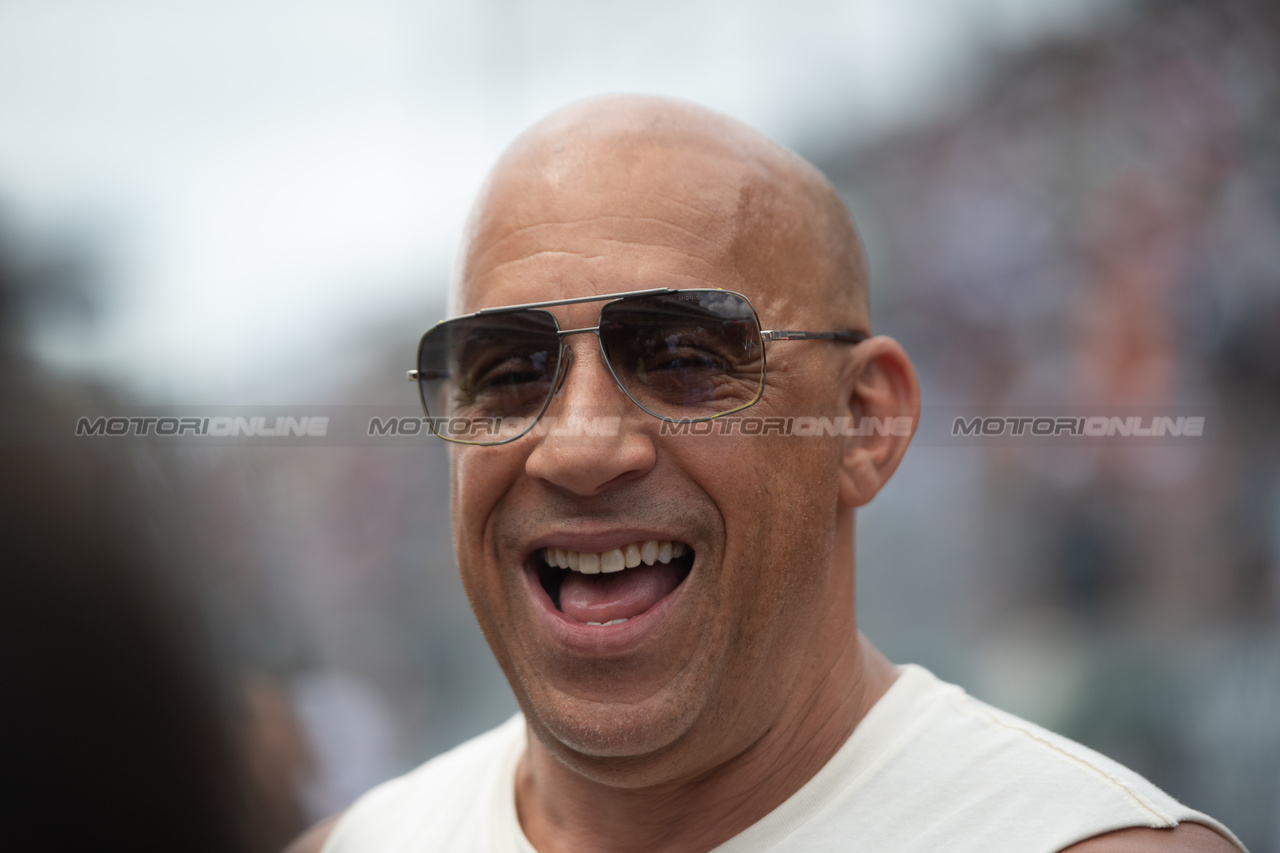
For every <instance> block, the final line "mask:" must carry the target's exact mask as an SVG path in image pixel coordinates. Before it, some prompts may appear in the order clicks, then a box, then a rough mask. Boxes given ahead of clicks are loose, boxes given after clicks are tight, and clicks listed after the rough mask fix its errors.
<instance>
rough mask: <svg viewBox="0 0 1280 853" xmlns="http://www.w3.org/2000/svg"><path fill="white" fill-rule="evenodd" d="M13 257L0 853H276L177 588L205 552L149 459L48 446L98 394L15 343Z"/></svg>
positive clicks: (4, 406)
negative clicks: (60, 417)
mask: <svg viewBox="0 0 1280 853" xmlns="http://www.w3.org/2000/svg"><path fill="white" fill-rule="evenodd" d="M7 261H8V259H7V258H6V257H5V255H4V253H2V252H0V278H2V279H3V280H0V328H2V329H3V332H2V334H3V340H2V341H0V411H3V412H4V420H5V423H4V424H0V435H3V436H5V437H4V439H3V440H0V678H2V679H3V682H2V685H3V686H2V688H0V689H2V691H3V694H2V697H0V743H2V744H3V746H0V846H2V847H3V848H4V849H6V850H21V851H42V853H43V851H88V850H101V851H129V853H142V852H143V851H156V853H160V851H166V853H169V851H176V850H182V851H198V852H199V853H205V852H206V851H207V853H258V851H262V850H267V849H271V848H272V847H273V846H275V845H277V844H278V843H280V840H279V839H280V836H281V833H286V834H288V833H292V832H296V831H297V830H296V828H295V827H294V826H293V824H289V825H288V826H285V827H278V828H276V829H275V830H274V831H271V830H270V828H269V826H268V823H269V821H267V820H266V819H265V818H264V810H263V807H262V806H261V804H260V803H259V802H258V801H259V800H260V799H261V797H260V796H259V794H258V791H257V789H256V788H255V787H254V785H253V779H252V778H251V777H250V775H249V773H250V771H249V770H248V768H246V767H245V766H244V764H245V762H244V757H243V755H242V742H243V741H244V739H245V738H244V737H243V736H242V732H244V731H246V730H247V732H248V737H249V738H250V739H252V738H253V736H254V732H255V730H256V729H258V728H261V724H260V723H259V722H258V721H257V720H256V718H255V717H254V716H248V717H245V716H243V715H241V714H240V713H239V711H238V709H237V688H236V686H235V685H234V683H233V682H232V680H231V679H230V678H228V677H227V675H228V674H227V673H226V672H220V671H219V667H218V666H217V657H216V656H215V655H214V654H213V649H212V648H211V646H212V643H211V642H210V641H209V638H208V637H206V636H202V632H201V631H200V630H199V626H200V623H201V618H200V617H201V616H202V614H201V612H200V607H198V606H197V604H196V603H195V602H193V601H192V600H190V598H191V596H190V593H191V590H190V589H186V588H184V586H183V583H182V577H181V576H182V575H183V574H184V570H189V569H190V568H191V566H192V564H193V562H194V561H197V560H199V559H200V555H199V553H198V548H197V547H196V546H195V545H194V544H193V543H194V542H195V541H196V538H195V536H194V535H193V533H194V531H193V530H191V529H190V528H188V527H186V526H185V522H184V520H183V519H182V518H181V517H180V515H179V513H178V512H177V510H176V507H178V506H180V505H181V501H180V500H179V499H178V498H177V497H176V496H175V495H174V494H172V493H168V494H165V493H164V488H162V487H161V485H162V483H161V485H158V484H157V482H156V481H157V480H159V481H163V479H164V478H163V476H162V474H161V468H160V466H158V465H156V464H155V463H154V460H146V459H143V458H140V457H137V456H134V455H131V454H130V453H129V452H128V449H127V448H124V447H115V448H112V450H113V451H114V452H113V453H111V454H107V453H104V452H98V449H96V448H95V449H94V451H93V452H90V451H89V450H86V449H84V448H81V447H77V446H74V445H73V444H72V439H71V438H70V436H60V435H48V434H47V432H48V430H49V429H51V426H50V418H49V417H48V415H49V413H50V411H51V407H52V406H53V405H54V400H55V399H56V401H57V404H58V405H65V404H67V403H68V402H71V401H75V402H79V403H81V404H88V403H93V404H101V403H102V402H103V399H102V394H101V393H99V392H92V391H87V390H86V389H83V388H81V389H72V388H70V387H69V386H67V385H66V384H62V385H59V386H58V387H57V389H56V390H55V391H52V392H51V391H48V390H46V389H47V387H48V386H46V383H47V382H48V378H47V377H45V376H42V375H40V374H39V373H38V371H36V370H35V368H34V367H33V366H32V365H31V363H29V362H28V361H26V360H25V359H24V356H23V354H22V348H21V342H22V337H23V331H24V323H23V318H24V306H23V305H22V300H23V298H25V297H26V296H27V295H28V294H29V293H30V287H29V286H28V285H29V282H26V281H19V279H20V278H21V275H20V274H19V273H17V272H15V269H16V265H15V264H13V263H12V262H11V261H9V262H7ZM42 431H43V433H44V434H42ZM185 573H186V574H188V575H189V574H190V572H189V571H188V572H185ZM188 579H189V578H188ZM224 669H225V668H224ZM286 837H287V835H286Z"/></svg>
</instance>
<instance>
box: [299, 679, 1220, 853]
mask: <svg viewBox="0 0 1280 853" xmlns="http://www.w3.org/2000/svg"><path fill="white" fill-rule="evenodd" d="M898 672H899V676H898V679H897V680H896V681H895V682H894V684H893V686H892V687H890V688H889V690H888V692H886V693H885V695H884V696H883V697H881V699H880V701H879V702H877V703H876V704H875V706H874V707H873V708H872V709H871V711H870V712H868V714H867V715H866V717H864V718H863V720H862V721H861V722H860V723H859V724H858V727H857V728H856V729H855V730H854V732H853V734H852V735H851V736H850V737H849V739H848V740H847V741H846V742H845V744H844V745H843V746H842V747H841V748H840V749H839V751H837V752H836V754H835V755H834V756H832V757H831V760H830V761H828V762H827V764H826V765H825V766H824V767H823V768H822V769H821V770H819V771H818V773H817V774H816V775H815V776H814V777H813V778H812V779H810V780H809V781H808V782H807V783H806V784H805V785H804V786H803V787H802V788H801V789H800V790H799V791H796V792H795V793H794V794H793V795H791V797H790V798H788V799H787V800H786V801H785V802H783V803H782V804H781V805H779V806H778V807H777V808H775V809H774V810H773V811H772V812H770V813H769V814H767V815H765V816H764V817H763V818H761V819H760V820H759V821H757V822H756V823H755V824H753V825H752V826H750V827H748V828H747V829H746V830H744V831H743V832H741V833H739V834H738V835H736V836H734V837H733V838H731V839H729V840H728V841H726V842H724V843H723V844H721V845H720V846H719V847H716V848H715V851H713V853H766V851H768V853H784V852H785V853H819V852H820V851H845V850H858V851H876V853H938V851H947V853H962V851H972V853H1006V851H1008V853H1040V851H1043V853H1053V851H1057V850H1061V849H1062V848H1064V847H1068V846H1070V845H1071V844H1074V843H1076V842H1078V841H1083V840H1084V839H1086V838H1091V837H1093V836H1095V835H1099V834H1101V833H1104V832H1110V831H1112V830H1116V829H1124V828H1127V827H1139V826H1146V827H1156V828H1169V827H1173V826H1176V825H1177V824H1178V823H1179V822H1181V821H1193V822H1195V823H1201V824H1204V825H1206V826H1208V827H1210V828H1212V829H1214V830H1216V831H1217V832H1219V833H1221V834H1222V835H1224V836H1226V837H1227V838H1228V839H1230V840H1231V841H1233V842H1235V844H1236V845H1237V846H1238V847H1240V849H1241V850H1244V847H1243V845H1241V844H1240V842H1239V841H1238V840H1237V839H1236V838H1235V836H1233V835H1232V834H1231V833H1230V832H1229V831H1228V830H1227V829H1226V828H1225V827H1223V826H1222V825H1221V824H1220V823H1218V822H1217V821H1215V820H1213V819H1212V818H1210V817H1207V816H1205V815H1203V814H1200V813H1199V812H1196V811H1194V810H1192V809H1189V808H1187V807H1186V806H1183V805H1181V804H1180V803H1178V802H1177V801H1176V800H1174V799H1173V798H1172V797H1170V796H1169V795H1168V794H1165V793H1164V792H1163V791H1161V790H1160V789H1159V788H1157V787H1156V786H1155V785H1152V784H1151V783H1150V782H1148V781H1147V780H1146V779H1143V778H1142V777H1141V776H1139V775H1138V774H1136V773H1134V772H1133V771H1131V770H1128V769H1126V768H1125V767H1122V766H1120V765H1119V764H1117V763H1115V762H1114V761H1112V760H1111V759H1109V758H1106V757H1105V756H1102V755H1099V754H1098V753H1096V752H1094V751H1093V750H1090V749H1088V748H1086V747H1084V746H1081V745H1080V744H1077V743H1074V742H1073V741H1070V740H1067V739H1066V738H1063V737H1059V736H1058V735H1055V734H1053V733H1051V732H1049V731H1046V730H1045V729H1042V728H1040V727H1039V726H1036V725H1033V724H1031V723H1028V722H1026V721H1025V720H1020V719H1018V718H1017V717H1014V716H1012V715H1011V714H1006V713H1004V712H1002V711H998V710H996V709H995V708H992V707H990V706H989V705H986V704H984V703H982V702H979V701H978V700H976V699H974V698H972V697H971V696H969V695H968V694H966V693H965V692H964V691H963V690H961V689H960V688H959V687H956V686H955V685H951V684H946V683H944V682H941V681H939V680H938V679H937V678H935V677H934V676H933V675H932V674H931V673H930V672H928V671H927V670H925V669H923V668H921V667H918V666H914V665H910V664H908V665H906V666H902V667H899V668H898ZM526 736H527V735H526V728H525V724H524V719H523V717H521V716H519V715H517V716H516V717H513V718H512V719H511V720H509V721H508V722H506V723H504V724H503V725H501V726H499V727H498V728H496V729H493V730H492V731H490V732H487V733H486V734H483V735H481V736H480V737H478V738H475V739H474V740H471V741H468V742H467V743H464V744H463V745H461V746H459V747H457V748H456V749H454V750H452V751H451V752H447V753H445V754H443V755H440V756H438V757H436V758H434V759H432V760H431V761H428V762H427V763H426V764H423V765H422V766H421V767H419V768H418V769H416V770H414V771H412V772H410V773H409V774H407V775H405V776H402V777H400V778H398V779H393V780H391V781H390V782H386V783H384V784H382V785H380V786H378V787H377V788H374V789H373V790H372V791H370V792H369V793H368V794H366V795H364V796H363V797H362V798H361V799H360V800H358V801H357V802H356V804H355V805H354V806H352V807H351V808H350V809H349V810H348V811H347V813H346V814H345V815H344V816H343V817H342V819H341V820H339V822H338V824H337V826H336V827H335V829H334V831H333V833H332V834H331V835H330V837H329V840H328V843H327V844H326V845H325V847H324V853H426V851H432V853H536V851H535V850H534V848H533V846H532V845H531V844H530V843H529V841H528V839H526V838H525V835H524V832H523V831H522V830H521V829H520V823H519V821H518V820H517V818H516V808H515V771H516V763H517V762H518V761H519V759H520V756H521V755H522V754H523V753H524V749H525V743H526V741H525V739H526Z"/></svg>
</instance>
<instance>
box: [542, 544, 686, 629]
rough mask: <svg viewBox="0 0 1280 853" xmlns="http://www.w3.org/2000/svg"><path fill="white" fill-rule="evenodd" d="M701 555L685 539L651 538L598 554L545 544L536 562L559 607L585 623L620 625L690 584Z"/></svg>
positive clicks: (549, 594) (544, 587)
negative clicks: (694, 563) (688, 578)
mask: <svg viewBox="0 0 1280 853" xmlns="http://www.w3.org/2000/svg"><path fill="white" fill-rule="evenodd" d="M694 557H695V554H694V552H693V549H692V548H690V547H689V546H688V545H686V544H685V543H683V542H677V541H674V540H669V539H668V540H662V539H647V540H644V541H641V542H632V543H630V544H628V545H625V546H623V547H621V548H613V549H610V550H608V551H601V552H598V553H592V552H586V551H582V552H579V551H570V550H567V549H564V548H555V547H550V548H540V549H539V550H538V551H536V552H535V553H534V554H533V555H532V556H531V558H530V559H531V560H532V561H533V563H534V566H535V568H536V569H537V571H538V580H539V581H540V582H541V584H542V588H543V589H544V590H546V592H547V595H548V596H550V598H551V602H552V603H553V604H554V605H555V606H556V609H557V610H559V611H560V612H561V613H563V614H564V615H565V616H567V617H569V619H571V620H573V621H574V622H579V623H581V624H584V625H599V626H604V625H619V624H621V623H623V622H626V621H627V620H628V619H633V618H635V617H636V616H639V615H640V614H642V613H644V612H645V611H647V610H648V609H649V608H651V607H653V606H654V605H655V604H657V603H658V602H659V601H661V600H662V599H664V598H666V597H667V596H668V595H670V594H671V593H672V592H673V591H675V589H676V588H677V587H678V586H680V584H682V583H684V579H685V578H687V577H688V576H689V571H690V570H691V569H692V568H693V561H694Z"/></svg>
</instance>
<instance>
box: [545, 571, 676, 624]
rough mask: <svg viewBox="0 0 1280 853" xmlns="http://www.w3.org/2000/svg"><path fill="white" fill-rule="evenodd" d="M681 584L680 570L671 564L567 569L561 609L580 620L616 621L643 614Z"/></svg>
mask: <svg viewBox="0 0 1280 853" xmlns="http://www.w3.org/2000/svg"><path fill="white" fill-rule="evenodd" d="M679 584H680V574H679V570H678V569H676V567H675V566H672V565H670V564H667V563H655V564H654V565H652V566H644V565H640V566H636V567H635V568H633V569H626V570H624V571H621V572H613V573H611V574H607V575H606V574H599V575H584V574H582V573H581V572H565V573H564V581H563V582H562V583H561V584H560V609H561V610H563V611H564V613H565V615H566V616H568V617H569V618H570V619H573V620H575V621H578V622H612V621H613V620H614V619H630V618H631V617H633V616H639V615H640V614H641V613H643V612H645V611H646V610H648V609H649V608H650V607H652V606H653V605H655V604H657V603H658V602H659V601H661V600H662V598H663V597H664V596H666V595H667V594H668V593H670V592H671V590H673V589H675V588H676V587H677V586H678V585H679Z"/></svg>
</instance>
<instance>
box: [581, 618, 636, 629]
mask: <svg viewBox="0 0 1280 853" xmlns="http://www.w3.org/2000/svg"><path fill="white" fill-rule="evenodd" d="M626 621H627V620H626V619H614V620H612V621H609V622H588V623H587V624H588V625H595V626H597V627H604V626H605V625H621V624H622V623H623V622H626Z"/></svg>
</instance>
